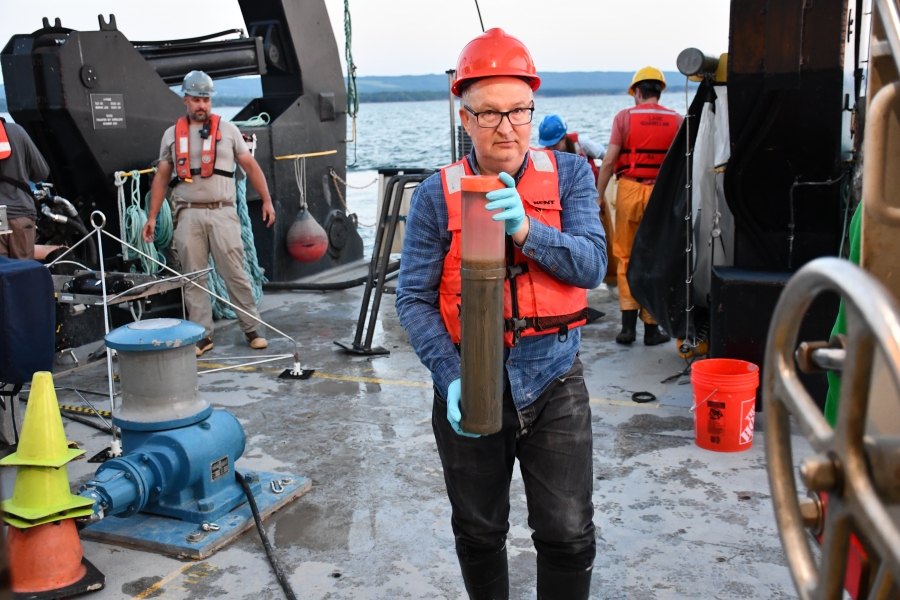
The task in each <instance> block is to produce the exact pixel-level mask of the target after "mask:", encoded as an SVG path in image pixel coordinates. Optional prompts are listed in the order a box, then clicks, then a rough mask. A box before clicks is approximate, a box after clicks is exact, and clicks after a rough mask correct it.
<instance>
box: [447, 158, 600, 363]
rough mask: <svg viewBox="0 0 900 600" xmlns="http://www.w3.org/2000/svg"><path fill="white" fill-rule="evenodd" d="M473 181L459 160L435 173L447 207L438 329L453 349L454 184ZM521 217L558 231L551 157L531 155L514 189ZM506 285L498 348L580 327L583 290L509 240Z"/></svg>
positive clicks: (457, 222) (458, 203)
mask: <svg viewBox="0 0 900 600" xmlns="http://www.w3.org/2000/svg"><path fill="white" fill-rule="evenodd" d="M464 175H474V173H473V172H472V169H471V168H470V167H469V161H468V160H467V159H465V158H464V159H462V160H461V161H459V162H456V163H454V164H452V165H450V166H447V167H444V168H443V169H441V183H442V184H443V186H444V198H445V199H446V201H447V216H448V224H447V229H448V230H449V231H450V232H451V236H452V237H451V241H450V251H449V252H448V253H447V256H445V257H444V270H443V273H442V275H441V284H440V288H439V292H440V302H439V303H440V310H441V316H442V317H443V319H444V326H445V327H447V331H448V332H450V337H451V338H452V339H453V341H454V343H457V344H458V343H459V341H460V329H461V326H460V321H459V311H460V308H461V305H460V297H461V293H462V279H461V278H460V273H459V271H460V268H461V267H462V242H461V237H462V236H461V235H460V232H461V230H462V192H461V191H460V178H461V177H463V176H464ZM516 190H517V191H518V192H519V195H520V196H521V197H522V204H523V205H524V207H525V214H526V215H528V216H529V217H531V219H532V220H534V221H537V222H541V223H543V224H545V225H549V226H551V227H555V228H556V229H562V225H561V212H562V205H561V203H560V199H559V175H558V174H557V172H556V157H555V156H554V155H553V153H552V152H546V151H542V150H531V157H530V160H529V161H528V167H527V168H526V169H525V173H524V175H522V179H521V180H520V181H519V183H518V185H517V186H516ZM506 248H507V253H506V284H505V290H504V294H503V297H504V301H503V318H504V321H505V323H504V330H505V332H506V333H505V334H504V340H503V341H504V345H505V346H506V347H507V348H511V347H513V346H515V345H516V344H518V342H519V338H520V337H521V336H531V335H545V334H548V333H553V334H557V335H558V336H559V337H560V339H561V340H564V339H565V338H566V336H567V335H568V332H569V329H571V328H574V327H580V326H581V325H584V323H585V319H586V318H587V290H585V289H582V288H579V287H575V286H573V285H569V284H568V283H564V282H562V281H560V280H559V279H557V278H556V277H554V276H553V275H552V274H550V273H548V272H546V271H545V270H544V269H543V267H541V266H540V264H538V263H537V262H536V261H534V260H532V259H531V258H529V257H528V256H526V255H524V254H523V253H522V250H521V249H520V248H518V247H516V245H515V244H513V242H512V238H510V237H508V236H507V238H506Z"/></svg>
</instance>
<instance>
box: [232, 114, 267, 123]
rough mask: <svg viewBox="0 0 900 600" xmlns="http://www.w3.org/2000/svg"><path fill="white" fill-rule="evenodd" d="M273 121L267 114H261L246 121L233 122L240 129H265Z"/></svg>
mask: <svg viewBox="0 0 900 600" xmlns="http://www.w3.org/2000/svg"><path fill="white" fill-rule="evenodd" d="M271 120H272V117H270V116H269V113H267V112H261V113H259V114H258V115H256V116H255V117H250V118H249V119H247V120H246V121H232V123H234V124H235V125H237V126H238V127H265V126H266V125H268V124H269V122H270V121H271Z"/></svg>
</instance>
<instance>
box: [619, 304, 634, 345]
mask: <svg viewBox="0 0 900 600" xmlns="http://www.w3.org/2000/svg"><path fill="white" fill-rule="evenodd" d="M637 318H638V311H636V310H623V311H622V331H621V333H619V335H617V336H616V343H617V344H630V343H632V342H633V341H634V340H635V339H637Z"/></svg>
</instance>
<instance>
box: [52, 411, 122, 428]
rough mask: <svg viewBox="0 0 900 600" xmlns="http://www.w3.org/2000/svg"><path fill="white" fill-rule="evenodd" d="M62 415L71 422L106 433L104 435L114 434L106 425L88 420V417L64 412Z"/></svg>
mask: <svg viewBox="0 0 900 600" xmlns="http://www.w3.org/2000/svg"><path fill="white" fill-rule="evenodd" d="M61 414H62V416H64V417H65V418H67V419H69V420H70V421H75V422H76V423H81V424H82V425H87V426H88V427H93V428H94V429H97V430H99V431H102V432H104V433H112V432H111V431H110V430H109V427H107V426H106V425H103V424H101V423H97V422H96V421H93V420H91V419H88V418H86V417H79V416H78V415H73V414H71V413H67V412H62V413H61Z"/></svg>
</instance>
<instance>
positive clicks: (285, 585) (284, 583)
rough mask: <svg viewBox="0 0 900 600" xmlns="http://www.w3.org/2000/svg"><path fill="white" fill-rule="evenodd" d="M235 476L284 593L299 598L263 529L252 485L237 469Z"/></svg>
mask: <svg viewBox="0 0 900 600" xmlns="http://www.w3.org/2000/svg"><path fill="white" fill-rule="evenodd" d="M234 476H235V477H236V478H237V482H238V483H239V484H241V487H242V488H244V493H245V494H247V502H249V503H250V512H252V513H253V520H254V521H256V530H257V531H258V532H259V537H260V539H261V540H262V545H263V548H265V550H266V556H268V557H269V564H270V565H272V571H274V572H275V577H276V578H277V579H278V583H280V584H281V589H283V590H284V595H285V596H286V597H287V599H288V600H297V596H295V595H294V590H293V588H291V583H290V582H289V581H288V578H287V575H285V574H284V570H282V568H281V564H279V562H278V559H277V558H276V557H275V549H274V548H272V544H271V543H270V542H269V538H268V536H267V535H266V530H265V529H263V523H262V518H261V517H260V516H259V508H257V506H256V499H255V498H254V497H253V491H252V490H251V489H250V485H249V484H248V483H247V481H246V480H245V479H244V476H243V475H241V474H240V473H238V472H237V471H235V472H234Z"/></svg>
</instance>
